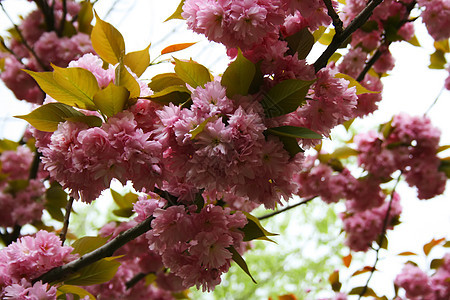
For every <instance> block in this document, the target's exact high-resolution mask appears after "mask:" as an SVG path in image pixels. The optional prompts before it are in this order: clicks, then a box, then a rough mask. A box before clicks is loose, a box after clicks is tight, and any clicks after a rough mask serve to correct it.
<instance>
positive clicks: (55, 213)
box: [45, 181, 67, 222]
mask: <svg viewBox="0 0 450 300" xmlns="http://www.w3.org/2000/svg"><path fill="white" fill-rule="evenodd" d="M45 198H46V199H47V201H46V202H45V209H46V210H47V211H48V213H49V214H50V216H51V217H52V218H53V219H55V220H57V221H60V222H63V221H64V214H63V213H62V211H61V209H63V208H65V207H66V205H67V193H66V192H65V191H64V189H63V188H62V186H61V185H60V184H59V183H58V182H56V181H53V182H52V183H51V185H50V187H49V188H48V189H47V190H46V191H45Z"/></svg>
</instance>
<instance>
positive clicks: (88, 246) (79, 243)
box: [72, 236, 108, 256]
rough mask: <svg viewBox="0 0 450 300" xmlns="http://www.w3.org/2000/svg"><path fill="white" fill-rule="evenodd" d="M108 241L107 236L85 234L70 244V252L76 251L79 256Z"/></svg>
mask: <svg viewBox="0 0 450 300" xmlns="http://www.w3.org/2000/svg"><path fill="white" fill-rule="evenodd" d="M107 241H108V238H106V237H101V236H85V237H82V238H80V239H78V240H76V241H75V242H74V243H73V244H72V248H73V251H72V253H78V254H79V255H80V256H82V255H85V254H86V253H89V252H92V251H94V250H95V249H97V248H99V247H101V246H103V245H104V244H106V242H107Z"/></svg>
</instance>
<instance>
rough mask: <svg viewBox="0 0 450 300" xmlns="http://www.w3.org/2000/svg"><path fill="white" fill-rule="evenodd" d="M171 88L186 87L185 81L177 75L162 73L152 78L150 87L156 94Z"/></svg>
mask: <svg viewBox="0 0 450 300" xmlns="http://www.w3.org/2000/svg"><path fill="white" fill-rule="evenodd" d="M169 86H184V81H183V80H181V79H180V77H178V75H177V74H175V73H162V74H158V75H156V76H155V77H153V78H152V81H151V82H150V83H149V84H148V87H149V88H150V89H151V90H152V91H154V92H160V91H162V90H164V89H165V88H168V87H169Z"/></svg>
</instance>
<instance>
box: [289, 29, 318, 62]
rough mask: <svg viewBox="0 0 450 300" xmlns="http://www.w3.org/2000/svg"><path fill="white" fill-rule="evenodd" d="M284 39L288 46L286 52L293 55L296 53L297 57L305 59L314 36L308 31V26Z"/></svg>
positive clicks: (312, 44)
mask: <svg viewBox="0 0 450 300" xmlns="http://www.w3.org/2000/svg"><path fill="white" fill-rule="evenodd" d="M286 41H287V43H288V47H289V50H288V51H287V54H290V55H294V54H295V53H297V55H298V59H305V58H306V57H307V56H308V54H309V52H310V51H311V49H312V47H313V46H314V43H315V39H314V36H313V35H312V34H311V32H310V31H309V29H308V27H305V28H303V29H302V30H300V31H298V32H297V33H295V34H293V35H291V36H288V37H287V38H286Z"/></svg>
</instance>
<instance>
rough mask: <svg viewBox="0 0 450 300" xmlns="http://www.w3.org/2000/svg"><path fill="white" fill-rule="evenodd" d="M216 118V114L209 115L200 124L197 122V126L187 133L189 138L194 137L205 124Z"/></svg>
mask: <svg viewBox="0 0 450 300" xmlns="http://www.w3.org/2000/svg"><path fill="white" fill-rule="evenodd" d="M216 119H217V117H216V116H212V117H209V118H207V119H206V120H204V121H203V122H201V123H200V124H198V125H197V127H195V128H194V129H192V130H190V131H189V133H190V134H191V140H193V139H195V137H196V136H197V135H198V134H199V133H201V132H202V131H203V130H204V129H205V126H206V124H208V123H209V122H211V121H213V120H216Z"/></svg>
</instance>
